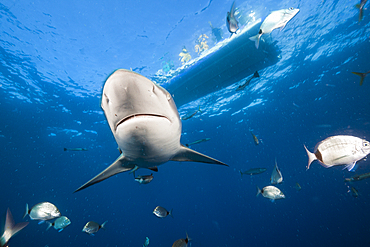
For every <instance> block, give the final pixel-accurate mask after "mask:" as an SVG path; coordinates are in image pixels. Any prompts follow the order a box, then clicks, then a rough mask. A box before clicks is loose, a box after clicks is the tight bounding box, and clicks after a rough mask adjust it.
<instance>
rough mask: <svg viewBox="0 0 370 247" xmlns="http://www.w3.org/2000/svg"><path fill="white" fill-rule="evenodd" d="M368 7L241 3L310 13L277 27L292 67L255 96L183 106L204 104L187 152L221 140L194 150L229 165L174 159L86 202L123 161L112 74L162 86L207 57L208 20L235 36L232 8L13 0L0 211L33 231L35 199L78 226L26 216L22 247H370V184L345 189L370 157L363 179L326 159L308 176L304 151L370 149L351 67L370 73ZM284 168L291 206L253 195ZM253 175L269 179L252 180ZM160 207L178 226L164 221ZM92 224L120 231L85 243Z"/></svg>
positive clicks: (1, 7)
mask: <svg viewBox="0 0 370 247" xmlns="http://www.w3.org/2000/svg"><path fill="white" fill-rule="evenodd" d="M358 3H359V0H356V1H354V0H353V1H352V0H342V1H317V0H315V1H292V0H286V1H269V0H263V1H259V2H257V1H255V2H249V1H245V2H242V1H238V2H237V6H238V5H239V6H241V5H242V6H243V7H244V9H245V10H246V11H248V12H249V11H250V12H251V13H252V11H253V12H254V13H255V14H256V15H257V16H259V17H261V18H264V17H266V16H267V15H268V14H269V13H270V12H271V11H274V10H279V9H284V8H289V7H294V8H299V9H300V12H299V13H298V14H297V16H295V17H294V18H293V19H292V20H291V21H290V22H289V23H288V24H287V25H286V27H285V28H284V29H283V30H274V31H273V32H272V34H271V39H272V40H273V41H275V42H276V46H277V47H278V49H279V51H280V57H279V61H278V62H277V63H276V64H274V65H271V66H269V67H266V68H265V69H263V70H261V71H259V73H260V75H261V78H259V80H257V81H255V82H252V83H251V85H250V87H249V88H247V89H246V90H244V91H242V92H239V93H237V92H235V88H236V87H237V86H238V85H239V84H240V83H235V84H233V85H231V86H229V87H226V88H224V89H222V90H219V91H216V92H214V93H213V94H211V95H208V96H206V97H203V98H200V99H198V100H196V101H194V102H189V103H188V104H185V105H182V106H179V109H178V110H179V113H180V115H181V116H185V115H188V114H190V113H192V112H194V111H195V110H196V109H197V108H198V105H201V109H202V111H201V112H199V113H197V114H196V115H195V116H194V117H193V118H191V119H189V120H186V121H183V129H182V139H181V140H182V143H189V142H192V141H195V140H198V139H202V138H211V140H210V141H208V142H205V143H201V144H198V145H194V146H192V148H193V149H195V150H196V151H199V152H201V153H204V154H207V155H209V156H211V157H214V158H216V159H218V160H221V161H223V162H225V163H227V164H228V165H229V166H230V167H222V166H214V165H206V164H201V163H188V162H186V163H185V162H184V163H179V162H168V163H166V164H164V165H162V166H160V167H159V172H158V173H155V174H154V179H153V181H152V182H151V183H150V184H148V185H140V184H138V183H136V182H135V181H134V180H133V176H132V174H128V173H124V174H119V175H117V176H114V177H112V178H109V179H107V180H106V181H104V182H102V183H99V184H97V185H94V186H93V187H90V188H88V189H86V190H84V191H81V192H78V193H75V194H73V191H74V190H75V189H77V188H78V187H79V186H81V185H82V184H83V183H85V182H86V181H88V180H89V179H90V178H92V177H93V176H95V175H96V174H98V173H99V172H101V171H102V170H103V169H104V168H105V167H107V166H108V165H110V164H111V163H112V162H113V161H114V160H115V159H116V158H117V157H118V155H119V152H118V150H117V144H116V142H115V140H114V138H113V135H112V133H111V131H110V129H109V126H108V124H107V122H106V119H105V116H104V113H103V111H102V110H101V108H100V97H101V90H102V87H103V84H104V81H105V79H106V78H107V76H108V75H109V74H111V73H112V71H114V70H115V69H118V68H125V69H132V70H134V71H136V72H138V73H141V74H143V75H144V76H146V77H148V78H152V77H153V76H154V75H155V74H156V73H157V72H158V70H161V69H162V66H163V61H172V62H173V65H174V68H177V67H180V66H181V62H180V61H179V56H178V54H179V53H180V52H181V49H182V48H183V46H186V47H187V48H188V50H189V52H190V53H191V55H192V57H196V56H197V53H196V52H195V50H194V49H193V47H194V45H195V44H196V43H195V41H196V39H197V38H198V37H199V35H201V34H204V33H205V34H207V35H208V36H209V37H211V36H212V34H211V29H210V25H209V23H208V22H209V21H211V22H212V24H213V26H215V27H220V28H221V30H222V32H223V39H227V38H229V33H228V31H227V28H226V25H225V19H226V13H227V11H229V10H230V6H231V5H232V1H212V0H211V1H202V0H200V1H199V0H197V1H195V0H190V1H175V2H169V1H162V2H156V1H145V0H143V1H124V2H122V1H114V0H112V1H69V0H67V1H60V2H55V1H32V2H30V1H24V0H20V1H1V3H0V19H1V22H0V26H1V36H0V44H1V46H0V49H1V50H0V61H1V63H0V94H1V100H0V109H1V113H2V114H1V121H0V142H1V148H0V157H1V166H0V167H1V172H0V187H1V188H2V190H1V191H2V192H1V197H0V198H1V203H0V212H3V215H2V216H5V212H6V209H7V208H8V207H9V208H10V209H11V211H12V213H13V216H14V219H15V221H16V222H21V221H22V215H23V213H24V211H25V205H26V203H28V204H29V205H30V206H32V205H35V204H36V203H39V202H42V201H50V202H52V203H54V204H55V205H56V206H57V207H58V208H59V210H60V211H61V213H62V214H63V215H66V216H68V217H69V218H70V219H71V221H72V224H71V225H70V226H68V227H67V228H66V229H65V230H63V231H62V232H60V233H59V232H57V231H55V230H54V229H50V230H48V231H46V227H47V226H46V224H40V225H39V224H37V222H35V221H31V220H30V219H29V218H26V219H25V220H26V221H29V222H30V224H29V225H28V226H27V227H26V228H25V229H24V230H22V231H21V232H20V233H19V234H18V235H16V236H15V237H14V238H12V239H11V240H10V242H9V246H25V245H27V246H49V247H54V246H142V244H143V243H144V241H145V237H149V238H150V246H171V245H172V243H173V242H174V241H175V240H177V239H179V238H185V236H186V232H187V233H188V234H189V236H190V238H192V241H191V242H190V243H191V246H276V247H277V246H349V245H350V246H367V245H369V239H368V238H367V234H369V233H370V227H369V226H368V221H369V219H370V213H369V210H367V209H368V206H369V204H370V199H369V196H370V193H369V184H368V181H366V180H363V181H359V182H357V183H354V184H352V185H353V186H354V187H355V188H356V189H357V190H358V191H359V196H358V197H357V198H355V197H353V196H352V194H351V192H350V186H351V185H350V184H348V183H347V184H346V183H344V178H346V177H350V176H353V175H354V174H361V173H365V172H370V168H369V166H368V163H369V161H361V162H359V167H358V169H357V170H356V172H355V173H352V172H348V171H347V170H342V169H341V168H340V167H336V168H329V169H326V168H324V167H322V166H320V165H319V164H318V163H317V162H315V163H313V164H312V166H311V168H310V169H309V170H308V171H306V165H307V155H306V152H305V150H304V148H303V145H306V146H307V147H308V149H310V150H311V151H313V149H314V147H315V145H316V143H318V142H319V141H321V140H323V139H325V138H327V137H329V136H332V135H339V134H348V135H354V136H358V137H361V138H364V139H367V140H370V129H369V124H370V113H369V109H370V101H369V96H368V95H369V87H370V78H366V79H365V81H364V84H363V85H362V86H360V85H359V81H360V80H359V79H360V78H359V77H358V76H356V75H354V74H352V73H351V72H352V71H357V72H366V71H369V70H370V59H369V58H370V49H369V48H370V22H369V20H370V18H369V12H370V11H369V10H366V9H365V11H364V18H363V20H362V21H361V22H359V21H358V16H359V11H358V9H356V8H355V7H354V5H355V4H358ZM365 7H367V8H369V3H367V4H366V6H365ZM210 40H211V38H210ZM215 43H216V42H215V41H213V43H212V41H210V42H209V44H210V46H212V45H215ZM236 59H237V58H236ZM230 73H232V71H230ZM175 102H176V98H175ZM250 131H252V132H253V133H254V134H255V135H256V136H257V137H258V138H259V139H260V140H261V144H260V145H258V146H256V145H255V144H254V141H253V138H252V136H251V134H250ZM64 147H84V148H88V151H86V152H65V151H63V148H64ZM275 158H276V160H277V163H278V165H279V168H280V170H281V172H282V174H283V177H284V182H283V183H282V184H281V185H278V187H279V188H280V189H281V190H282V191H283V193H284V194H285V195H286V199H284V200H277V201H275V202H271V201H269V200H268V199H266V198H263V197H262V196H259V197H256V196H255V194H256V186H259V187H263V186H266V185H268V184H269V183H270V174H271V171H272V169H273V167H274V163H275ZM252 167H265V168H267V172H265V173H263V174H261V175H256V176H253V177H249V176H243V177H242V178H241V176H240V173H239V170H240V169H242V170H246V169H249V168H252ZM139 173H140V174H145V173H147V171H141V170H139V171H138V174H139ZM297 182H298V183H299V184H300V185H301V187H302V189H301V190H300V191H297V190H296V188H295V185H296V183H297ZM158 205H160V206H163V207H165V208H167V209H168V210H170V209H173V216H174V218H171V217H168V218H165V219H158V218H157V217H155V216H154V215H153V213H152V211H153V209H154V208H155V207H156V206H158ZM2 218H4V217H2ZM90 220H92V221H96V222H98V223H103V222H104V221H108V223H107V224H106V230H105V231H104V230H100V231H99V232H98V233H97V234H96V235H95V236H89V235H87V234H85V233H83V232H82V231H81V230H82V228H83V226H84V225H85V224H86V222H88V221H90ZM23 221H24V220H23Z"/></svg>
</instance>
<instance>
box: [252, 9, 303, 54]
mask: <svg viewBox="0 0 370 247" xmlns="http://www.w3.org/2000/svg"><path fill="white" fill-rule="evenodd" d="M298 12H299V9H294V8H289V9H281V10H277V11H272V12H271V14H269V15H268V16H267V17H266V19H265V20H264V21H263V22H262V24H261V27H260V31H259V32H258V34H257V35H255V36H252V37H250V38H249V39H250V40H252V41H254V42H255V45H256V48H257V49H258V46H259V42H260V38H261V36H262V34H265V33H271V32H272V30H274V29H276V28H279V27H281V28H282V29H283V28H284V27H285V25H286V24H287V23H288V21H290V20H291V19H292V18H293V17H294V16H295V15H296V14H297V13H298Z"/></svg>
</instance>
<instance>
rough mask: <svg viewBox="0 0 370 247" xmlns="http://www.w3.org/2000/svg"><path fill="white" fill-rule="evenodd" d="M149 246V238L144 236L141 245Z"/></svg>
mask: <svg viewBox="0 0 370 247" xmlns="http://www.w3.org/2000/svg"><path fill="white" fill-rule="evenodd" d="M148 246H149V238H148V237H146V238H145V242H144V244H143V247H148Z"/></svg>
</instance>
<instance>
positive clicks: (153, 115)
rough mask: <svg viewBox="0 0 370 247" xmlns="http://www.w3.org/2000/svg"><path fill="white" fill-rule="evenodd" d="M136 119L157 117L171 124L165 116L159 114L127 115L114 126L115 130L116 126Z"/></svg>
mask: <svg viewBox="0 0 370 247" xmlns="http://www.w3.org/2000/svg"><path fill="white" fill-rule="evenodd" d="M137 117H159V118H165V119H167V120H168V121H170V122H171V120H170V119H169V118H168V117H166V116H163V115H159V114H133V115H129V116H127V117H125V118H122V119H121V120H120V121H119V122H118V123H117V124H116V129H117V127H118V125H120V124H122V123H124V122H126V121H129V120H130V119H134V118H137Z"/></svg>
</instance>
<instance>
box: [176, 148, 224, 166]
mask: <svg viewBox="0 0 370 247" xmlns="http://www.w3.org/2000/svg"><path fill="white" fill-rule="evenodd" d="M171 160H172V161H193V162H202V163H208V164H217V165H224V166H228V165H226V164H225V163H223V162H221V161H218V160H216V159H213V158H211V157H209V156H206V155H204V154H201V153H198V152H196V151H194V150H192V149H190V148H187V147H185V146H183V145H181V148H180V150H179V152H178V153H177V154H176V155H175V156H174V157H173V158H172V159H171Z"/></svg>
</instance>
